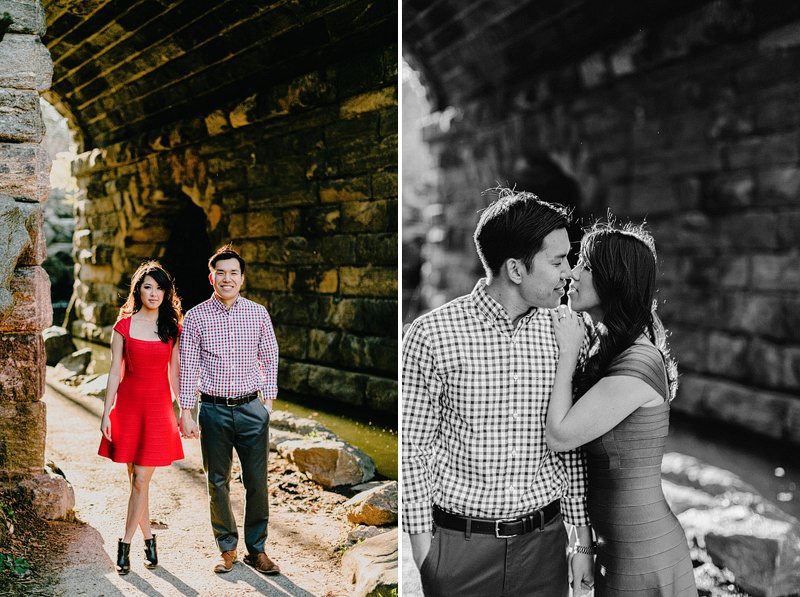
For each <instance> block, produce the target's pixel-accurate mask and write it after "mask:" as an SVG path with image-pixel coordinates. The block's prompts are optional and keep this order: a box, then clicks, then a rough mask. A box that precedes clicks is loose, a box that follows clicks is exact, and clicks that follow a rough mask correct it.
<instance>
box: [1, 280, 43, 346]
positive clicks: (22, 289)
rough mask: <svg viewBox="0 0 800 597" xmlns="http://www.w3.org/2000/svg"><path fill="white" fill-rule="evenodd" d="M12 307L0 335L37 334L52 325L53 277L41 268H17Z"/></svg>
mask: <svg viewBox="0 0 800 597" xmlns="http://www.w3.org/2000/svg"><path fill="white" fill-rule="evenodd" d="M10 291H11V297H12V302H11V305H12V306H11V308H10V309H7V310H6V311H5V312H4V313H3V316H2V318H0V334H9V333H12V334H24V333H29V334H38V333H39V332H41V331H42V330H43V329H45V328H46V327H49V326H50V325H52V323H53V309H52V307H51V305H50V278H49V277H48V276H47V272H46V271H44V269H42V268H41V267H38V266H37V267H18V268H17V269H15V270H14V275H13V277H12V278H11V283H10Z"/></svg>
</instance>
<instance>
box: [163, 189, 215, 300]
mask: <svg viewBox="0 0 800 597" xmlns="http://www.w3.org/2000/svg"><path fill="white" fill-rule="evenodd" d="M206 226H207V218H206V214H205V213H204V212H203V210H202V209H200V208H199V207H198V206H196V205H195V204H193V203H190V202H188V201H187V202H185V203H183V205H181V207H180V209H179V210H178V212H177V213H175V214H174V216H172V217H171V218H170V235H169V238H168V239H167V242H166V245H165V246H164V256H163V257H162V258H161V265H163V266H164V267H165V268H166V270H167V271H168V272H169V273H170V274H172V278H173V280H174V281H175V289H176V292H177V294H178V296H179V297H180V299H181V306H182V307H183V311H184V313H185V312H186V311H188V310H189V309H191V308H192V307H194V306H195V305H198V304H199V303H201V302H203V301H204V300H206V299H207V298H208V297H209V296H210V293H211V287H210V285H209V282H208V267H207V259H208V257H209V256H210V255H211V253H212V252H213V250H214V249H213V247H212V243H211V238H210V237H209V235H208V232H207V228H206Z"/></svg>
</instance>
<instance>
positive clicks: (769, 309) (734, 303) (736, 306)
mask: <svg viewBox="0 0 800 597" xmlns="http://www.w3.org/2000/svg"><path fill="white" fill-rule="evenodd" d="M720 315H721V319H722V321H723V322H725V328H726V329H729V330H732V331H743V332H751V333H754V334H762V335H766V336H771V337H783V334H784V325H785V323H784V304H783V303H782V301H781V299H780V298H778V297H776V296H770V295H764V294H755V293H738V292H737V293H734V294H731V295H724V296H723V300H722V304H721V306H720ZM798 323H800V321H798Z"/></svg>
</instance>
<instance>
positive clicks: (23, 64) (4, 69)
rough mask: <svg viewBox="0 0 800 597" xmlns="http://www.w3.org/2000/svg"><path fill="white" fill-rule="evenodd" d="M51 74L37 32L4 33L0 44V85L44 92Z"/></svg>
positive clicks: (47, 59)
mask: <svg viewBox="0 0 800 597" xmlns="http://www.w3.org/2000/svg"><path fill="white" fill-rule="evenodd" d="M52 77H53V62H52V60H50V52H48V51H47V48H46V47H45V46H44V44H42V42H41V41H40V40H39V36H38V35H25V34H16V33H6V34H5V36H4V37H3V42H2V43H1V44H0V87H10V88H12V89H34V90H36V91H46V90H47V89H49V87H50V82H51V79H52Z"/></svg>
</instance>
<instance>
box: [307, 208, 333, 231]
mask: <svg viewBox="0 0 800 597" xmlns="http://www.w3.org/2000/svg"><path fill="white" fill-rule="evenodd" d="M340 220H341V211H340V209H339V208H338V207H337V206H324V207H319V208H315V209H306V210H305V211H304V212H303V227H302V228H303V232H304V234H307V235H310V236H315V235H319V234H335V233H336V232H338V231H339V221H340Z"/></svg>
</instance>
